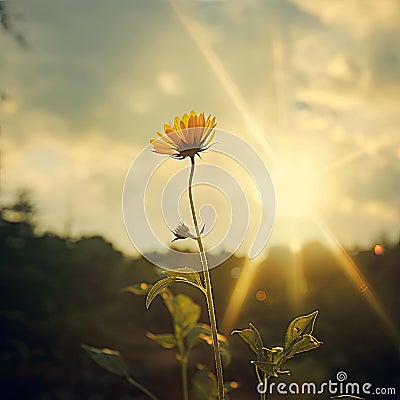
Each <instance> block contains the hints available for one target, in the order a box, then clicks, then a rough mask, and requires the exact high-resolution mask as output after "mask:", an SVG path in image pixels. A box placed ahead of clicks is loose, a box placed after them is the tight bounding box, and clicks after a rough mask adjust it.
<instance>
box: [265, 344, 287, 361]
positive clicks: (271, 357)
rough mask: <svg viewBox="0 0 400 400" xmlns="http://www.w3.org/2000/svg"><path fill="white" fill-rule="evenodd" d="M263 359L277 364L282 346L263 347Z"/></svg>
mask: <svg viewBox="0 0 400 400" xmlns="http://www.w3.org/2000/svg"><path fill="white" fill-rule="evenodd" d="M263 354H264V361H268V362H269V363H272V364H275V365H278V363H279V362H280V361H281V359H282V356H283V347H273V348H272V349H267V348H266V347H263Z"/></svg>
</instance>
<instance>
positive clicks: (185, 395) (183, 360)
mask: <svg viewBox="0 0 400 400" xmlns="http://www.w3.org/2000/svg"><path fill="white" fill-rule="evenodd" d="M178 347H179V355H180V364H181V378H182V398H183V400H189V387H188V376H187V366H188V355H187V354H186V352H185V347H184V344H183V341H182V340H179V341H178Z"/></svg>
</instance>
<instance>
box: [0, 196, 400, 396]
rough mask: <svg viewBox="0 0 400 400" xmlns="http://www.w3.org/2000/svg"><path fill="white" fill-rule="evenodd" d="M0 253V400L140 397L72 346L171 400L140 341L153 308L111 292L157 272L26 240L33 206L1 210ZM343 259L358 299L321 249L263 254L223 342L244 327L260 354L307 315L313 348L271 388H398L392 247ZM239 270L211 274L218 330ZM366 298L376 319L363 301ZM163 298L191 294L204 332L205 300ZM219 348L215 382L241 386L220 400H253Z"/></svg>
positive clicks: (110, 254)
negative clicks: (341, 376) (107, 353)
mask: <svg viewBox="0 0 400 400" xmlns="http://www.w3.org/2000/svg"><path fill="white" fill-rule="evenodd" d="M0 249H1V268H0V274H1V276H0V286H1V288H0V298H1V301H0V322H1V330H0V359H1V364H0V368H1V378H0V379H1V391H2V396H1V398H4V399H60V400H61V399H78V400H79V399H82V400H84V399H85V400H87V399H92V400H94V399H113V400H117V399H142V398H144V397H143V396H142V395H141V394H140V393H138V392H136V390H135V389H134V388H132V387H130V386H129V385H128V384H127V383H125V382H124V381H123V380H122V379H121V378H119V377H116V376H113V375H110V374H109V373H108V372H106V371H104V370H102V369H101V368H100V367H98V366H97V365H95V364H94V363H93V362H92V361H91V360H90V359H88V357H87V355H86V354H85V353H84V352H83V351H82V350H81V348H80V344H81V343H87V344H90V345H93V346H97V347H109V348H115V349H119V350H120V351H121V353H122V355H123V357H124V359H125V360H126V362H127V363H128V364H129V366H130V368H131V370H132V376H134V377H135V378H136V379H137V380H138V381H140V382H142V383H143V384H144V385H145V386H148V387H150V388H152V390H153V392H155V393H156V394H158V395H159V396H160V397H161V398H165V399H167V398H168V399H175V398H177V399H179V398H180V397H179V393H180V392H179V390H180V381H179V365H178V363H177V362H176V360H175V358H174V353H173V352H172V351H168V350H164V349H161V348H160V347H159V346H157V344H155V343H154V342H152V341H150V340H149V339H147V338H146V337H145V333H146V332H147V331H152V332H156V333H163V332H169V331H171V329H172V328H171V322H170V320H169V316H168V313H167V312H166V311H165V309H164V306H163V304H162V302H161V301H160V300H156V301H155V302H154V304H153V305H152V306H151V308H150V310H145V306H144V298H143V297H140V296H139V297H136V296H134V295H132V294H129V293H124V292H122V291H121V288H123V287H126V286H128V285H130V284H133V283H137V282H142V281H145V282H149V283H151V282H154V281H155V280H157V279H159V277H160V276H161V275H162V273H161V272H160V271H159V270H158V269H156V268H154V267H153V266H152V265H151V264H149V263H148V262H147V261H146V260H145V259H131V258H128V257H125V256H124V255H123V254H121V253H120V252H118V251H116V250H115V249H114V248H113V247H112V245H111V244H110V243H108V242H107V241H105V240H104V239H103V238H101V237H85V238H81V239H80V240H70V239H66V238H61V237H58V236H56V235H53V234H49V233H47V234H41V235H38V234H36V233H35V224H34V215H33V210H32V207H31V206H30V203H29V201H27V199H23V198H22V199H20V200H19V201H18V202H17V203H16V204H14V205H13V206H11V207H7V208H3V209H2V210H1V219H0ZM353 258H354V260H355V262H356V263H357V265H358V267H359V268H360V270H361V271H362V273H363V274H364V275H365V276H366V277H367V280H368V282H369V284H370V287H369V288H365V287H361V288H360V287H357V286H356V285H354V284H353V282H352V281H351V279H350V278H349V277H348V275H347V274H346V273H345V272H344V270H343V268H342V267H341V266H340V262H339V260H338V258H337V257H336V255H335V254H334V253H333V252H332V251H330V250H328V249H327V248H325V247H323V246H322V245H321V244H318V243H309V244H307V245H305V246H304V247H303V248H302V250H301V251H300V252H299V253H298V254H296V255H295V254H293V253H292V252H291V251H290V250H289V249H288V248H283V247H282V248H271V249H270V252H269V256H268V258H267V259H266V260H264V261H263V262H262V263H261V265H260V267H259V268H258V270H257V273H256V275H255V277H254V279H253V281H252V283H251V285H250V288H249V290H248V293H247V295H246V297H245V300H244V303H243V304H242V305H241V306H240V310H238V311H239V313H238V318H237V320H236V322H235V326H232V327H229V330H228V331H224V332H222V333H224V334H225V335H227V336H229V331H230V330H232V329H233V328H241V329H242V328H245V327H247V326H248V323H249V322H253V323H255V324H256V325H257V327H258V328H259V329H260V331H261V333H262V335H263V337H264V342H265V344H267V345H268V346H281V345H283V334H284V331H285V328H286V326H287V323H288V322H289V321H290V320H291V319H292V318H294V317H296V316H298V315H300V314H307V313H310V312H311V311H314V310H317V309H318V310H319V311H320V315H319V317H318V319H317V324H316V327H315V330H314V334H315V336H316V337H317V338H318V339H319V340H321V341H323V342H324V344H323V346H321V347H320V348H319V349H317V350H315V351H313V352H310V353H305V354H301V355H299V356H298V357H297V358H296V357H295V359H293V360H291V361H290V362H289V365H288V366H289V367H290V369H291V371H292V376H290V377H285V376H282V377H280V378H279V380H280V381H286V382H300V383H301V382H315V383H321V382H324V381H327V380H329V379H334V378H335V376H336V373H337V372H338V371H340V370H343V371H346V372H347V374H348V376H349V379H348V381H351V382H360V383H363V382H371V383H372V384H373V385H374V386H380V387H395V386H398V384H399V381H400V379H399V368H398V367H399V363H398V361H399V338H398V337H397V338H396V329H398V326H399V315H398V312H397V310H398V305H399V301H398V299H399V295H398V282H399V278H400V270H399V263H398V262H399V260H400V250H399V246H398V245H391V246H389V245H386V246H385V248H384V252H383V254H381V255H376V254H375V253H374V252H373V249H370V250H365V251H360V252H358V253H357V254H355V255H354V256H353ZM245 261H246V260H244V259H243V258H238V257H231V258H230V259H229V260H228V261H227V262H225V263H224V264H223V265H221V266H220V267H218V268H216V269H214V270H213V271H212V274H213V283H214V294H215V298H216V307H217V311H218V320H219V322H220V326H221V321H222V319H223V317H224V312H225V310H226V307H227V304H228V302H229V299H230V298H231V294H232V292H233V289H234V287H235V285H236V283H237V277H238V275H239V274H240V272H241V271H242V273H246V267H245V264H246V263H245ZM372 289H373V290H374V292H375V293H376V295H377V298H378V299H379V302H380V306H381V308H382V310H384V312H385V315H383V314H382V313H381V314H379V312H375V311H374V310H373V308H372V307H371V304H370V303H369V302H368V296H367V294H368V292H369V291H370V290H372ZM172 290H173V291H174V292H175V293H178V292H184V293H186V294H189V295H191V296H192V297H193V298H194V299H195V301H197V302H198V303H199V304H201V305H202V307H203V315H202V320H203V321H204V322H206V321H207V316H206V310H205V307H204V301H203V299H202V298H201V296H200V294H198V293H197V292H196V290H195V289H194V288H191V287H187V286H184V285H182V284H177V285H176V286H174V287H173V288H172ZM258 291H263V292H265V295H266V296H264V297H265V299H263V298H264V297H263V296H261V299H263V301H260V300H257V298H256V293H257V292H258ZM385 319H386V320H387V321H389V324H386V325H385V324H384V323H383V321H384V320H385ZM227 329H228V328H227ZM230 343H231V350H232V358H233V361H232V363H231V365H229V366H228V367H227V368H226V370H225V375H226V377H227V379H234V380H237V381H239V383H240V388H239V389H238V390H237V391H236V392H233V393H232V395H231V399H249V398H257V393H256V389H255V387H256V379H255V375H254V372H253V368H252V367H251V365H250V364H249V360H250V359H251V357H252V355H251V354H250V352H249V350H248V347H247V346H246V345H245V344H244V343H243V342H241V341H240V339H239V338H238V337H230ZM198 362H202V363H208V364H209V365H210V367H212V364H211V351H210V349H208V348H207V345H206V344H204V347H199V349H198V350H197V351H196V352H195V353H194V355H193V357H192V360H191V363H190V368H189V369H190V372H191V373H193V372H194V371H195V369H196V363H198ZM166 393H168V395H165V394H166ZM328 397H329V395H325V396H322V397H318V398H323V399H326V398H328ZM273 398H274V397H273ZM275 398H279V396H278V397H275ZM300 398H307V397H306V396H303V397H300ZM310 398H316V397H315V396H311V397H310ZM374 398H378V397H374Z"/></svg>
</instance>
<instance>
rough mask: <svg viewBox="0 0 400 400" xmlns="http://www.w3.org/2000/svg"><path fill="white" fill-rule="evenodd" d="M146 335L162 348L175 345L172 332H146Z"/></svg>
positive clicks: (171, 347)
mask: <svg viewBox="0 0 400 400" xmlns="http://www.w3.org/2000/svg"><path fill="white" fill-rule="evenodd" d="M146 336H147V337H148V338H149V339H151V340H154V341H155V342H156V343H158V344H159V345H160V346H162V347H164V349H173V348H174V347H176V346H177V342H176V338H175V336H174V335H173V334H172V333H162V334H157V335H155V334H153V333H151V332H147V333H146Z"/></svg>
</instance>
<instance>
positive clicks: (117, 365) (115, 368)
mask: <svg viewBox="0 0 400 400" xmlns="http://www.w3.org/2000/svg"><path fill="white" fill-rule="evenodd" d="M81 347H82V348H83V349H84V350H85V351H86V352H87V353H88V354H89V356H90V358H91V359H92V360H93V361H94V362H96V363H97V364H99V365H100V366H101V367H103V368H104V369H106V370H107V371H109V372H111V373H113V374H115V375H119V376H125V377H127V376H128V368H127V366H126V364H125V362H124V360H123V359H122V357H121V355H120V353H119V351H117V350H111V349H98V348H96V347H92V346H88V345H86V344H82V345H81Z"/></svg>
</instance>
